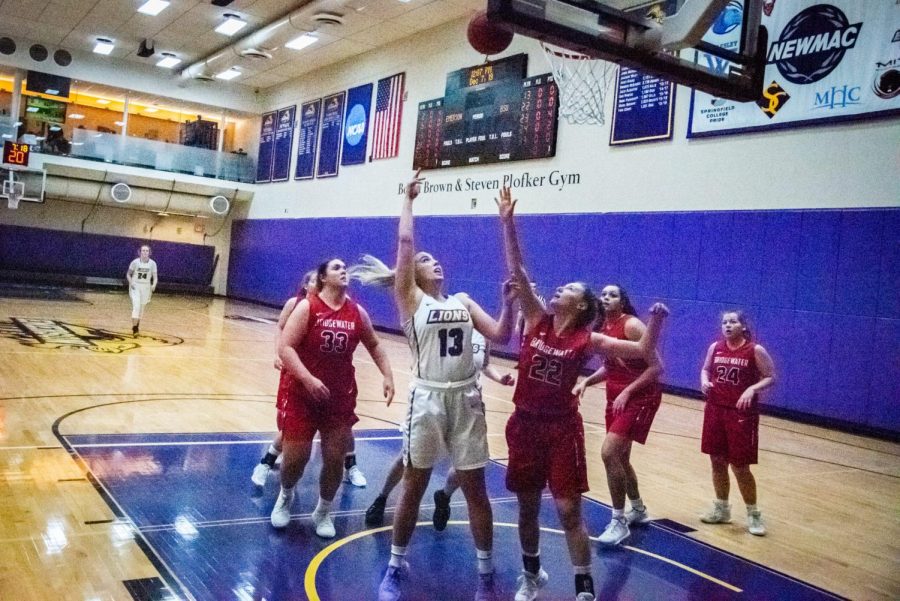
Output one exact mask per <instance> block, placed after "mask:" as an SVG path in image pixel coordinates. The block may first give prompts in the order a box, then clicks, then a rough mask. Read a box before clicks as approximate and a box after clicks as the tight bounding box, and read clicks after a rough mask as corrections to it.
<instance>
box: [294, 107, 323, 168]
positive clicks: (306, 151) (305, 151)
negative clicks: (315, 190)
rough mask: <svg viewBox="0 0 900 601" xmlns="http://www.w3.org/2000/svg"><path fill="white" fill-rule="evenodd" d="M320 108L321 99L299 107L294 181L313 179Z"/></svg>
mask: <svg viewBox="0 0 900 601" xmlns="http://www.w3.org/2000/svg"><path fill="white" fill-rule="evenodd" d="M321 106H322V99H321V98H318V99H316V100H313V101H312V102H306V103H304V104H302V105H301V106H300V134H299V135H300V140H299V141H298V142H297V169H296V171H294V179H312V178H313V173H314V171H315V165H316V149H317V146H316V145H317V143H318V136H319V113H320V110H319V109H320V108H321Z"/></svg>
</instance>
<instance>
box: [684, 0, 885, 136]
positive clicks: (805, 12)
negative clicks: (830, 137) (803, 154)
mask: <svg viewBox="0 0 900 601" xmlns="http://www.w3.org/2000/svg"><path fill="white" fill-rule="evenodd" d="M732 5H735V6H732ZM739 5H740V0H732V2H731V3H730V4H729V6H728V7H726V9H725V10H724V11H722V14H721V15H720V16H719V18H718V19H717V20H716V22H715V23H714V24H713V26H712V28H711V29H710V31H709V32H707V34H706V36H704V40H705V41H707V42H710V43H713V44H716V45H718V46H721V47H723V48H734V49H737V46H738V43H739V37H740V32H741V23H740V16H741V13H742V11H741V10H740V8H739ZM735 16H736V17H737V18H733V17H735ZM762 25H763V26H764V27H766V28H767V29H768V32H769V46H768V48H767V49H766V73H765V79H764V80H763V81H764V86H765V88H764V90H762V95H761V97H760V99H759V100H758V101H756V102H755V103H754V102H744V103H741V102H734V101H731V100H726V99H723V98H716V97H714V96H710V95H709V94H706V93H703V92H697V91H693V92H692V93H691V110H690V122H689V124H688V137H689V138H691V137H702V136H711V135H718V134H724V133H737V132H743V131H759V130H765V129H779V128H785V127H796V126H799V125H814V124H819V123H833V122H836V121H845V120H854V119H866V118H873V117H883V116H887V115H894V114H900V85H898V78H900V3H897V2H894V1H881V2H861V1H860V0H829V1H827V2H821V1H816V0H766V1H765V2H764V4H763V16H762ZM696 59H697V60H698V61H699V62H701V63H703V62H706V63H707V64H708V66H709V67H710V68H712V69H715V70H718V71H724V70H725V69H727V68H729V66H730V63H728V62H727V61H725V60H723V59H720V58H717V57H714V56H711V55H709V54H706V53H703V52H697V53H696Z"/></svg>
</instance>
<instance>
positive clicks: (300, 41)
mask: <svg viewBox="0 0 900 601" xmlns="http://www.w3.org/2000/svg"><path fill="white" fill-rule="evenodd" d="M318 41H319V38H318V37H316V35H315V34H313V33H304V34H303V35H301V36H300V37H297V38H294V39H293V40H291V41H290V42H288V43H287V44H285V45H284V47H285V48H290V49H291V50H303V49H304V48H306V47H307V46H311V45H312V44H315V43H316V42H318Z"/></svg>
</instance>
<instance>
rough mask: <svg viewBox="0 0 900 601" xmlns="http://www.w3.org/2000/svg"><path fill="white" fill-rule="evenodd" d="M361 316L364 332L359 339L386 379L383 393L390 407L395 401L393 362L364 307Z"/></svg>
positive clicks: (360, 309) (360, 310) (361, 309)
mask: <svg viewBox="0 0 900 601" xmlns="http://www.w3.org/2000/svg"><path fill="white" fill-rule="evenodd" d="M359 316H360V321H362V330H360V332H359V339H360V341H361V342H362V343H363V346H365V347H366V350H367V351H369V355H370V356H371V357H372V361H374V362H375V365H376V367H378V371H380V372H381V376H382V377H383V378H384V380H383V382H382V391H383V393H384V398H385V399H386V400H387V404H388V406H390V405H391V401H393V400H394V372H393V371H391V362H390V361H389V360H388V355H387V351H386V350H385V348H384V345H382V344H381V340H380V339H379V338H378V335H377V334H375V328H373V327H372V320H371V318H370V317H369V314H368V312H367V311H366V310H365V309H363V308H362V307H359Z"/></svg>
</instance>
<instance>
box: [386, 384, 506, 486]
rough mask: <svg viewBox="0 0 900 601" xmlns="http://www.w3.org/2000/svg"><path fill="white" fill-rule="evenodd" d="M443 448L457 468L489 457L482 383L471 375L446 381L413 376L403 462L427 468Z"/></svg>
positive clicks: (475, 464)
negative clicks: (454, 380) (464, 379)
mask: <svg viewBox="0 0 900 601" xmlns="http://www.w3.org/2000/svg"><path fill="white" fill-rule="evenodd" d="M445 450H446V452H447V453H449V455H450V461H451V463H452V464H453V467H454V468H456V469H457V470H473V469H477V468H480V467H484V466H485V465H486V464H487V462H488V460H489V459H490V454H489V453H488V442H487V422H485V419H484V403H483V402H482V400H481V387H480V386H479V385H478V382H477V379H476V378H475V377H472V378H471V379H469V380H466V381H464V382H452V383H449V384H445V383H438V382H428V381H425V380H419V379H416V378H414V379H413V381H412V383H410V386H409V410H408V412H407V415H406V421H405V422H404V429H403V464H404V465H412V466H413V467H415V468H419V469H430V468H432V467H433V466H434V464H435V463H436V462H437V460H438V458H439V457H440V456H441V455H442V454H443V452H444V451H445Z"/></svg>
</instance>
